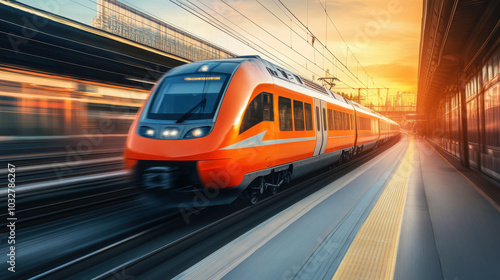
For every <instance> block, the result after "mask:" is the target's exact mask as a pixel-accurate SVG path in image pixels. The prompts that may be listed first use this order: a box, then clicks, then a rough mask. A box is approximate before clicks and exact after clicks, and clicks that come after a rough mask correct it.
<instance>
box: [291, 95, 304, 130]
mask: <svg viewBox="0 0 500 280" xmlns="http://www.w3.org/2000/svg"><path fill="white" fill-rule="evenodd" d="M293 122H294V127H295V130H304V103H302V102H300V101H297V100H294V101H293Z"/></svg>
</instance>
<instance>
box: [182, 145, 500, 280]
mask: <svg viewBox="0 0 500 280" xmlns="http://www.w3.org/2000/svg"><path fill="white" fill-rule="evenodd" d="M499 237H500V207H499V206H498V204H497V203H495V202H494V201H493V200H492V199H491V198H489V197H488V196H487V195H486V194H485V192H483V191H482V190H481V188H479V187H478V186H477V184H476V183H475V182H473V181H471V180H470V179H468V178H467V177H466V176H465V175H464V174H463V173H461V172H460V171H459V170H458V169H457V168H455V167H454V166H453V165H451V164H450V163H449V162H448V161H447V160H446V159H445V158H443V157H442V156H441V155H440V154H439V153H438V152H437V151H436V150H434V148H433V147H432V146H431V145H430V144H429V143H428V142H427V141H425V140H423V139H414V138H412V137H409V136H405V137H403V138H402V139H401V140H400V141H399V142H398V143H397V144H395V145H394V146H393V147H391V148H389V149H388V150H387V151H385V152H384V153H383V154H381V155H379V156H377V157H375V158H373V159H371V160H370V161H368V162H366V163H365V164H363V165H362V166H360V167H359V168H357V169H355V170H354V171H351V172H350V173H347V174H345V175H344V176H343V177H341V178H339V179H337V180H336V181H334V182H332V183H330V184H329V185H327V186H326V187H324V188H323V189H321V190H320V191H318V192H316V193H314V194H312V195H310V196H308V197H306V198H304V199H303V200H302V201H300V202H298V203H296V204H295V205H293V206H291V207H289V208H287V209H286V210H284V211H282V212H280V213H279V214H278V215H275V216H274V217H272V218H271V219H268V220H267V221H265V222H263V223H262V224H260V225H259V226H257V227H255V228H254V229H252V230H251V231H249V232H246V233H245V234H243V235H241V236H240V237H238V238H237V239H235V240H233V241H232V242H230V243H228V244H227V245H225V246H223V247H222V248H220V249H219V250H217V251H215V252H214V253H212V254H211V255H209V256H208V257H206V258H204V259H203V260H202V261H200V262H198V263H197V264H195V265H193V266H192V267H190V268H189V269H187V270H186V271H184V272H183V273H181V274H179V275H178V276H177V277H176V278H175V279H498V276H499V275H500V266H498V264H499V263H500V253H499V252H500V242H499Z"/></svg>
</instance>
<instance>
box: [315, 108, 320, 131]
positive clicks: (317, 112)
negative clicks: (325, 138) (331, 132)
mask: <svg viewBox="0 0 500 280" xmlns="http://www.w3.org/2000/svg"><path fill="white" fill-rule="evenodd" d="M316 129H317V130H318V131H319V129H320V123H319V107H316Z"/></svg>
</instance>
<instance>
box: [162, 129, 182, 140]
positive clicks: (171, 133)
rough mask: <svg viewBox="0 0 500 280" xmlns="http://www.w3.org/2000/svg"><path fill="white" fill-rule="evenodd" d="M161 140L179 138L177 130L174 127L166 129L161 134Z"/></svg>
mask: <svg viewBox="0 0 500 280" xmlns="http://www.w3.org/2000/svg"><path fill="white" fill-rule="evenodd" d="M161 135H162V136H163V138H177V136H179V129H178V128H176V127H167V128H165V129H164V130H163V132H162V133H161Z"/></svg>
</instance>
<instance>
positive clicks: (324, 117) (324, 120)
mask: <svg viewBox="0 0 500 280" xmlns="http://www.w3.org/2000/svg"><path fill="white" fill-rule="evenodd" d="M323 131H326V110H325V108H323Z"/></svg>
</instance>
